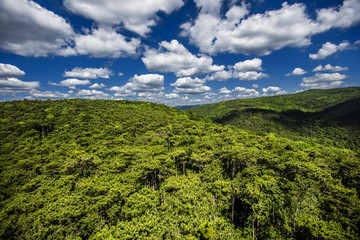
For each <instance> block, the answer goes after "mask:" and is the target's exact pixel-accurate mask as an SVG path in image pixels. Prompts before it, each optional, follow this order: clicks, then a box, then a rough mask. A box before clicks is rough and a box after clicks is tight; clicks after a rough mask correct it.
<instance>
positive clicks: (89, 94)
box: [76, 89, 110, 99]
mask: <svg viewBox="0 0 360 240" xmlns="http://www.w3.org/2000/svg"><path fill="white" fill-rule="evenodd" d="M76 96H79V97H83V98H90V99H106V98H109V97H110V95H109V94H107V93H104V92H103V91H99V90H86V89H82V90H80V91H78V92H77V93H76Z"/></svg>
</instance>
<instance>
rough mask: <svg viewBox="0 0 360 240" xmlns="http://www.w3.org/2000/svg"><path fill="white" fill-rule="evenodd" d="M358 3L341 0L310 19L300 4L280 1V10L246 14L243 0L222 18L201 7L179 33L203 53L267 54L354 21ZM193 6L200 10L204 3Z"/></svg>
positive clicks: (353, 23) (353, 0)
mask: <svg viewBox="0 0 360 240" xmlns="http://www.w3.org/2000/svg"><path fill="white" fill-rule="evenodd" d="M200 2H203V1H200ZM215 2H217V3H219V2H221V1H215ZM359 5H360V4H359V1H358V0H345V1H344V2H343V5H342V6H339V7H337V8H329V9H321V10H319V11H317V18H316V19H315V20H313V19H311V18H310V17H309V16H308V15H307V13H306V12H307V10H306V6H305V4H302V3H295V4H292V5H290V4H288V3H287V2H284V3H283V4H282V7H281V9H276V10H270V11H266V12H264V13H258V14H253V15H249V9H250V7H249V5H248V4H245V3H244V2H243V3H242V4H241V5H240V6H232V7H231V8H230V9H229V10H228V12H226V13H225V16H223V17H222V16H221V15H220V14H219V11H212V10H211V9H214V8H211V9H210V10H206V11H204V10H201V11H200V13H199V15H198V17H197V18H196V19H195V21H190V22H186V23H184V24H183V25H181V28H182V30H183V31H182V33H181V35H182V36H187V37H189V38H190V42H191V43H193V44H195V45H196V46H197V47H199V48H200V51H201V52H204V53H210V54H216V53H219V52H230V53H242V54H257V55H267V54H270V53H271V52H272V51H274V50H278V49H281V48H284V47H304V46H308V45H310V44H311V36H313V35H315V34H318V33H321V32H324V31H327V30H329V29H331V28H334V27H342V28H345V27H350V26H353V25H355V24H357V23H358V22H359V19H360V16H359V14H358V12H359V11H360V6H359ZM197 6H198V7H202V9H204V4H197ZM215 9H216V8H215Z"/></svg>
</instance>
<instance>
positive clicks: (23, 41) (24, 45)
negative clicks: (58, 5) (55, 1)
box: [0, 0, 74, 57]
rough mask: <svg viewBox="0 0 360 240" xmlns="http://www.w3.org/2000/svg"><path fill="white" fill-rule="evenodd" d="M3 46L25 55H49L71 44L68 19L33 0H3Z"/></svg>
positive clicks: (0, 34) (0, 14)
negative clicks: (68, 40)
mask: <svg viewBox="0 0 360 240" xmlns="http://www.w3.org/2000/svg"><path fill="white" fill-rule="evenodd" d="M0 25H1V28H0V48H2V49H4V50H6V51H9V52H12V53H15V54H18V55H22V56H35V57H39V56H48V55H49V54H55V53H56V52H57V51H58V50H59V49H61V48H63V47H65V46H67V42H66V41H65V40H64V39H68V38H71V37H72V36H73V35H74V31H73V29H72V27H71V25H70V24H69V23H67V22H66V20H65V19H64V18H62V17H60V16H58V15H56V14H55V13H53V12H51V11H49V10H47V9H45V8H43V7H41V6H40V5H39V4H37V3H35V2H34V1H31V0H30V1H29V0H2V1H0Z"/></svg>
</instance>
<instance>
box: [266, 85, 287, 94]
mask: <svg viewBox="0 0 360 240" xmlns="http://www.w3.org/2000/svg"><path fill="white" fill-rule="evenodd" d="M262 92H263V96H267V95H280V94H285V93H286V91H283V90H281V88H279V87H274V86H269V87H267V88H263V89H262Z"/></svg>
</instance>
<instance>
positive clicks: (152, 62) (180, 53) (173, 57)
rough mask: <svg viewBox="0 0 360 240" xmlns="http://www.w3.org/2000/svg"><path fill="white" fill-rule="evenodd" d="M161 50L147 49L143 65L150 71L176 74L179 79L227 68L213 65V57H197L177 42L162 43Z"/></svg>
mask: <svg viewBox="0 0 360 240" xmlns="http://www.w3.org/2000/svg"><path fill="white" fill-rule="evenodd" d="M159 46H160V47H159V49H157V50H156V49H147V50H146V52H145V54H144V57H143V58H142V61H143V63H144V64H145V66H146V68H147V69H148V70H149V71H159V72H174V73H175V75H176V76H177V77H184V76H195V75H200V74H206V73H209V72H214V71H222V70H224V68H225V66H223V65H222V66H218V65H213V60H212V58H211V57H208V56H205V55H200V56H195V55H194V54H192V53H191V52H189V51H188V50H187V49H186V48H185V47H184V46H183V45H182V44H180V43H179V42H178V41H177V40H172V41H171V42H166V41H162V42H161V43H160V44H159Z"/></svg>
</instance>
